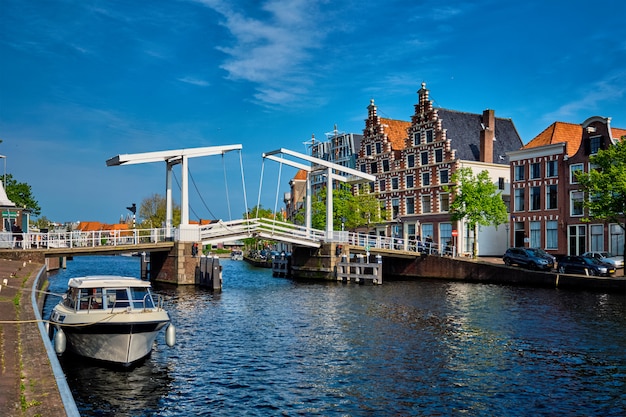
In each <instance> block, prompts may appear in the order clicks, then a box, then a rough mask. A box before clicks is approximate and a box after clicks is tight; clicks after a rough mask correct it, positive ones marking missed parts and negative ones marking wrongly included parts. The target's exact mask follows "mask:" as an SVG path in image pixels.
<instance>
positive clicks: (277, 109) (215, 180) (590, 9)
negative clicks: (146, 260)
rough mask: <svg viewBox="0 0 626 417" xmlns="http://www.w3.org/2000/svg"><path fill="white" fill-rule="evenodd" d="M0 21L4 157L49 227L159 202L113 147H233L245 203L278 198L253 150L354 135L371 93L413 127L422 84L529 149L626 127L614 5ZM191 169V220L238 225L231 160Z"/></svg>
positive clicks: (237, 9)
mask: <svg viewBox="0 0 626 417" xmlns="http://www.w3.org/2000/svg"><path fill="white" fill-rule="evenodd" d="M0 19H1V20H0V21H1V24H0V139H2V140H3V142H2V143H1V144H0V154H2V155H6V156H7V159H6V162H7V171H8V172H9V173H11V174H13V176H14V177H15V178H16V179H17V180H18V181H21V182H27V183H28V184H30V185H31V186H32V189H33V192H34V195H35V197H36V199H37V200H38V201H39V204H40V206H41V208H42V215H45V216H46V217H48V218H49V219H51V220H54V221H57V222H66V221H78V220H83V221H86V220H97V221H102V222H117V221H118V220H119V219H120V216H125V215H127V214H128V213H129V212H128V211H127V210H126V207H127V206H128V205H130V204H131V203H133V202H135V203H137V204H138V205H139V204H140V203H141V201H142V200H143V199H144V198H146V197H148V196H150V195H151V194H154V193H159V194H164V183H165V166H164V164H160V163H159V164H146V165H133V166H125V167H106V165H105V161H106V160H107V159H108V158H110V157H113V156H115V155H118V154H124V153H137V152H149V151H158V150H168V149H178V148H192V147H203V146H218V145H230V144H242V145H243V151H242V153H241V158H242V160H243V163H244V176H245V182H246V190H247V192H246V196H247V202H248V207H251V206H254V205H256V203H257V201H258V194H259V189H261V195H262V197H261V200H260V201H261V204H262V205H263V206H264V207H267V208H272V209H273V208H274V207H275V205H276V200H277V198H278V207H280V206H281V205H282V196H283V193H284V192H285V191H287V190H288V181H289V179H290V177H291V176H293V174H294V171H293V169H288V168H284V169H283V170H282V171H280V172H279V166H278V164H277V163H273V162H270V161H267V162H266V163H265V166H264V169H263V180H262V182H261V173H262V170H261V168H262V157H261V155H262V153H263V152H268V151H271V150H274V149H278V148H281V147H284V148H288V149H290V150H293V151H296V152H302V153H304V152H306V148H305V145H304V142H306V141H308V140H309V139H310V138H311V135H312V134H314V135H315V136H316V137H317V138H318V139H319V138H322V139H323V138H325V133H327V132H330V131H332V130H333V126H334V125H335V124H336V125H337V126H338V129H339V130H340V131H344V132H353V133H362V130H363V128H364V119H365V118H366V117H367V106H368V104H369V102H370V100H371V99H374V100H375V102H376V104H377V106H378V111H379V114H381V115H382V116H384V117H389V118H393V119H401V120H410V117H411V115H412V113H413V106H414V104H415V103H416V102H417V94H416V92H417V90H418V89H419V88H420V84H421V83H422V82H426V83H427V87H428V88H429V90H430V96H431V99H433V100H434V103H435V106H438V107H443V108H447V109H453V110H459V111H466V112H471V113H481V112H482V111H483V110H484V109H487V108H491V109H494V110H495V112H496V116H497V117H505V118H511V119H512V120H513V122H514V123H515V126H516V127H517V129H518V131H519V133H520V135H521V137H522V140H523V142H524V143H526V142H528V141H529V140H530V139H532V138H533V137H534V136H536V135H537V134H539V133H540V132H541V131H542V130H543V129H545V128H546V127H548V126H549V125H550V124H551V123H553V122H554V121H557V120H558V121H563V122H572V123H582V122H583V121H584V120H585V119H587V118H588V117H590V116H595V115H600V116H607V117H611V118H612V125H613V126H615V127H622V128H626V24H624V22H625V21H626V2H623V1H616V0H611V1H607V0H597V1H594V2H589V1H581V0H568V1H566V0H553V1H549V0H548V1H546V0H528V1H525V2H521V1H506V0H499V1H495V0H493V1H492V0H476V1H472V2H467V1H440V0H439V1H435V0H424V1H420V0H413V1H393V0H388V1H380V2H378V1H369V2H368V1H356V0H332V1H330V0H328V1H312V0H270V1H261V0H231V1H222V0H170V1H165V0H151V1H149V2H148V1H127V0H123V1H97V0H92V1H89V0H84V1H78V0H76V1H68V0H56V1H39V0H29V1H23V0H0ZM189 165H190V171H191V174H192V177H193V182H192V183H191V185H190V205H191V210H192V211H191V214H190V217H191V218H192V219H197V218H205V219H206V218H214V217H220V218H224V219H228V218H230V217H232V218H239V217H240V216H241V214H242V213H243V212H244V211H245V207H246V206H245V204H244V201H243V198H242V196H243V194H244V193H243V192H242V189H243V187H242V185H241V183H242V181H241V175H240V172H241V170H240V167H239V154H237V153H230V154H227V155H226V156H224V157H223V158H222V157H220V156H213V157H206V158H197V159H192V160H191V161H190V164H189ZM279 174H280V177H281V180H280V182H278V176H279ZM179 181H180V178H179ZM196 188H197V189H198V190H199V191H200V193H201V197H200V196H199V193H198V192H196ZM277 189H278V190H279V192H278V193H277ZM175 196H176V198H178V197H179V194H178V191H175ZM277 196H278V197H277ZM229 207H230V209H229Z"/></svg>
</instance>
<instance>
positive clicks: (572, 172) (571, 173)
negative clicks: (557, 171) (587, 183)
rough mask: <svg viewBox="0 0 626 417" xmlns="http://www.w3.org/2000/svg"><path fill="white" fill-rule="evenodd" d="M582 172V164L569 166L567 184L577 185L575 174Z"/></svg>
mask: <svg viewBox="0 0 626 417" xmlns="http://www.w3.org/2000/svg"><path fill="white" fill-rule="evenodd" d="M582 170H583V164H574V165H570V167H569V183H570V184H577V183H578V181H576V173H577V172H582Z"/></svg>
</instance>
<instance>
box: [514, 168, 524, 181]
mask: <svg viewBox="0 0 626 417" xmlns="http://www.w3.org/2000/svg"><path fill="white" fill-rule="evenodd" d="M515 181H524V165H516V166H515Z"/></svg>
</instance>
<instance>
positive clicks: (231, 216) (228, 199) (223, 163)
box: [222, 152, 233, 221]
mask: <svg viewBox="0 0 626 417" xmlns="http://www.w3.org/2000/svg"><path fill="white" fill-rule="evenodd" d="M222 168H223V169H224V188H225V189H226V206H227V207H228V220H229V221H232V220H233V215H232V213H231V212H230V197H229V196H228V181H227V180H226V162H224V152H222Z"/></svg>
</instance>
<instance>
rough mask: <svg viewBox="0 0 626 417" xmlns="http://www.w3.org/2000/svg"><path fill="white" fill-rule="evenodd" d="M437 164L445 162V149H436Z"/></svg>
mask: <svg viewBox="0 0 626 417" xmlns="http://www.w3.org/2000/svg"><path fill="white" fill-rule="evenodd" d="M435 162H437V163H439V162H443V149H441V148H440V149H435Z"/></svg>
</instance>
